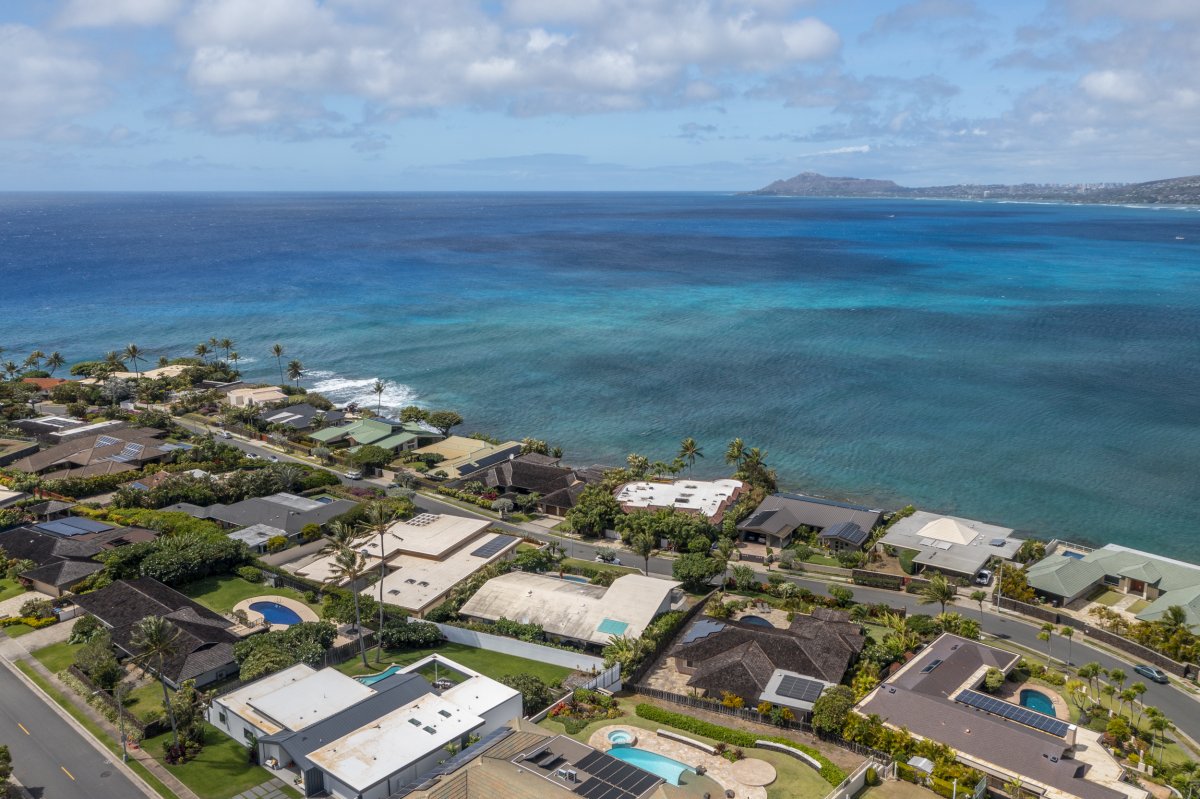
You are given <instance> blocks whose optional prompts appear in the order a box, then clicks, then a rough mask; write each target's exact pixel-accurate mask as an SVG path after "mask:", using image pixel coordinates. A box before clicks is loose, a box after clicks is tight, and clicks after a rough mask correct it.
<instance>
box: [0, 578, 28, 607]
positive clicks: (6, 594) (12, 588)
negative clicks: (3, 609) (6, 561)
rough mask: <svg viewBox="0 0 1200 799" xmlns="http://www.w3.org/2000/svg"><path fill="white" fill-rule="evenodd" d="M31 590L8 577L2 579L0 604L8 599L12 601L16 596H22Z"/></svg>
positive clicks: (0, 582)
mask: <svg viewBox="0 0 1200 799" xmlns="http://www.w3.org/2000/svg"><path fill="white" fill-rule="evenodd" d="M28 590H29V589H28V588H26V587H25V586H23V585H21V584H20V583H18V582H17V581H16V580H10V579H8V578H7V577H0V602H3V601H4V600H6V599H12V598H13V597H15V596H20V595H21V594H23V593H25V592H26V591H28Z"/></svg>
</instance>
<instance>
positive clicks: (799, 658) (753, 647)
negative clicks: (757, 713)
mask: <svg viewBox="0 0 1200 799" xmlns="http://www.w3.org/2000/svg"><path fill="white" fill-rule="evenodd" d="M756 621H757V619H756ZM865 644H866V635H865V634H864V633H863V629H862V627H861V626H860V625H858V624H855V623H853V622H851V621H850V617H849V615H848V614H846V613H845V612H843V611H838V610H831V609H828V608H816V609H814V610H813V612H812V614H811V615H805V614H797V615H796V616H795V618H794V619H793V620H792V621H791V622H790V624H789V626H788V627H787V628H786V629H781V628H778V627H774V626H771V625H769V624H765V625H764V624H762V623H761V622H759V623H752V622H750V621H735V620H732V619H714V618H710V617H708V616H701V617H700V618H699V619H697V620H696V621H695V622H693V623H692V625H691V627H689V628H688V630H687V631H686V632H685V633H684V634H683V636H682V637H681V639H680V643H679V644H678V645H676V647H675V649H674V650H672V651H671V657H672V658H673V661H674V665H675V670H676V671H678V672H679V673H681V674H685V675H688V681H687V685H688V687H689V688H691V689H692V690H694V691H697V692H700V693H702V694H703V695H705V696H709V697H713V698H715V699H717V700H720V699H721V697H722V695H723V694H724V693H725V692H729V693H732V694H734V695H736V696H740V697H741V698H742V699H743V700H744V701H745V703H746V706H747V707H753V706H754V705H757V704H758V703H760V702H770V703H771V704H777V705H785V706H787V707H790V708H792V709H793V710H796V711H798V712H799V713H801V714H804V713H808V712H810V711H811V710H812V705H813V702H815V701H816V700H817V697H819V696H820V695H821V692H822V691H824V690H825V688H827V687H828V686H831V685H836V684H837V683H838V682H840V681H841V679H842V675H844V674H845V673H846V669H848V668H849V667H850V665H851V663H852V662H853V661H854V659H855V658H856V657H858V654H859V653H860V652H862V649H863V646H864V645H865Z"/></svg>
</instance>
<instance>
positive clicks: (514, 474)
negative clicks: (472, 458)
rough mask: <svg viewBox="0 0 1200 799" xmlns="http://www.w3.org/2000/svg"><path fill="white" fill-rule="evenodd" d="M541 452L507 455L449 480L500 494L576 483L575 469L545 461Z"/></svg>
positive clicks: (551, 490) (550, 491)
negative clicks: (477, 484)
mask: <svg viewBox="0 0 1200 799" xmlns="http://www.w3.org/2000/svg"><path fill="white" fill-rule="evenodd" d="M543 458H545V456H544V455H534V454H531V455H517V456H511V455H510V456H509V457H508V458H506V459H504V460H502V461H500V462H499V463H495V464H492V465H491V466H486V467H484V468H483V469H480V470H478V471H474V472H471V473H469V474H465V475H463V476H462V477H460V478H459V479H457V480H455V481H453V482H451V483H450V487H451V488H462V487H463V486H465V485H467V484H468V483H482V484H483V485H484V486H485V487H487V488H490V489H492V490H494V491H495V492H496V493H498V494H500V495H501V496H504V495H509V496H515V495H528V494H538V495H539V496H546V495H547V494H553V493H554V492H555V491H560V490H562V489H565V488H567V487H569V486H572V485H574V484H575V483H577V482H579V478H578V477H576V476H575V470H574V469H569V468H567V467H565V466H557V465H553V464H549V463H546V462H545V461H544V460H543Z"/></svg>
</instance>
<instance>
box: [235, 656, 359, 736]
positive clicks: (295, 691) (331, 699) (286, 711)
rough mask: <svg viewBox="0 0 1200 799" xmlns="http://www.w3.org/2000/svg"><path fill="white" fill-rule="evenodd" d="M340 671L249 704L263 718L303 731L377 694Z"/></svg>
mask: <svg viewBox="0 0 1200 799" xmlns="http://www.w3.org/2000/svg"><path fill="white" fill-rule="evenodd" d="M374 693H375V692H374V690H373V689H371V688H370V687H368V686H366V685H363V684H362V683H361V682H359V681H358V680H356V679H354V678H353V677H349V676H347V675H345V674H342V673H341V672H340V671H338V670H337V669H321V670H320V671H314V672H313V673H312V674H309V675H307V676H305V677H302V678H300V679H298V680H294V681H290V682H288V683H286V684H284V685H280V686H278V687H277V688H276V689H275V690H274V691H272V692H270V693H268V694H263V695H261V696H259V697H258V698H256V699H252V700H249V701H247V704H248V705H250V706H251V707H253V708H254V709H255V710H256V711H257V712H258V714H259V715H262V716H266V717H267V718H269V719H271V720H273V721H275V722H276V723H278V724H280V725H282V726H283V727H286V728H287V729H289V730H293V731H294V730H302V729H304V728H305V727H307V726H309V725H311V724H315V723H316V722H318V721H321V720H322V719H325V718H329V717H330V716H332V715H333V714H335V713H339V712H341V711H343V710H345V709H346V708H348V707H350V706H351V705H353V704H356V703H358V702H361V701H362V700H364V699H366V698H367V697H368V696H371V695H372V694H374Z"/></svg>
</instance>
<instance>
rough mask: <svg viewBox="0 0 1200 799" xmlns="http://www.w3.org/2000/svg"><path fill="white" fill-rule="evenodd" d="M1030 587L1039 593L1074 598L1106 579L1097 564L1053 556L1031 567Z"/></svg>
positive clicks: (1028, 575) (1029, 575)
mask: <svg viewBox="0 0 1200 799" xmlns="http://www.w3.org/2000/svg"><path fill="white" fill-rule="evenodd" d="M1026 576H1027V577H1028V579H1029V585H1030V586H1032V587H1033V588H1035V589H1036V590H1038V591H1043V592H1045V593H1047V594H1054V595H1055V596H1061V597H1073V596H1076V595H1077V594H1078V593H1079V592H1080V591H1083V590H1084V589H1086V588H1088V587H1089V586H1091V585H1094V584H1095V583H1097V582H1099V581H1100V580H1102V579H1104V569H1103V568H1102V567H1101V566H1100V565H1099V564H1097V563H1094V562H1089V561H1088V560H1086V559H1084V560H1078V559H1076V558H1068V557H1065V556H1062V555H1051V556H1050V557H1048V558H1045V559H1043V560H1040V561H1038V562H1037V563H1035V564H1033V565H1032V566H1030V567H1029V571H1028V572H1027V573H1026Z"/></svg>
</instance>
